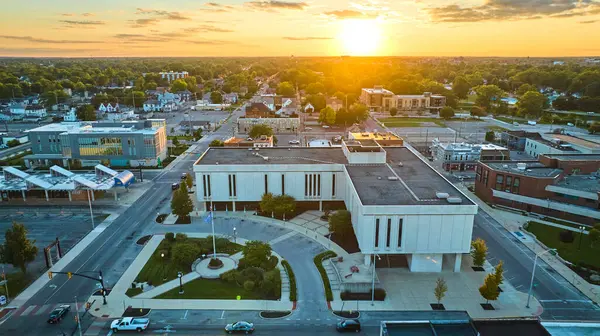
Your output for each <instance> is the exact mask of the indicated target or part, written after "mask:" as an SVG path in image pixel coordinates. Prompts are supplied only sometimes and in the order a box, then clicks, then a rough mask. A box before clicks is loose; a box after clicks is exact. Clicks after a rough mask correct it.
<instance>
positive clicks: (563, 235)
mask: <svg viewBox="0 0 600 336" xmlns="http://www.w3.org/2000/svg"><path fill="white" fill-rule="evenodd" d="M558 239H559V240H560V241H561V242H563V243H572V242H573V241H575V234H574V233H573V231H571V230H562V231H560V233H559V234H558Z"/></svg>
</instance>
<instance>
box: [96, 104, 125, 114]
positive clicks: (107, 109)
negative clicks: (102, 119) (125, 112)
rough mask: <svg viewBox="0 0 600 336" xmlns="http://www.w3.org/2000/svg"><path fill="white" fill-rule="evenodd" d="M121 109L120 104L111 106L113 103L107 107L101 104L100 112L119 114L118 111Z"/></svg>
mask: <svg viewBox="0 0 600 336" xmlns="http://www.w3.org/2000/svg"><path fill="white" fill-rule="evenodd" d="M119 108H120V107H119V104H118V103H116V104H114V105H113V104H111V103H108V104H106V105H105V104H104V103H102V104H100V106H99V107H98V111H100V112H103V113H112V112H117V111H119Z"/></svg>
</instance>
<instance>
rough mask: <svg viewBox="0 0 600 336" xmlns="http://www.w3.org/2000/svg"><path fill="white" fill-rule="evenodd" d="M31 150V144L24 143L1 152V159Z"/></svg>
mask: <svg viewBox="0 0 600 336" xmlns="http://www.w3.org/2000/svg"><path fill="white" fill-rule="evenodd" d="M30 148H31V142H27V143H24V144H22V145H19V146H15V147H13V148H7V149H4V150H2V151H0V158H4V157H7V156H9V155H13V154H18V153H20V152H25V151H26V150H28V149H30Z"/></svg>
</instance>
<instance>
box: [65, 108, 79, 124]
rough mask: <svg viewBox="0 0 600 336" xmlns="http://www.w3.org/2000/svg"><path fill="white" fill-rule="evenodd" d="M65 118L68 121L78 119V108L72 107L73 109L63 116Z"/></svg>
mask: <svg viewBox="0 0 600 336" xmlns="http://www.w3.org/2000/svg"><path fill="white" fill-rule="evenodd" d="M63 120H64V121H67V122H75V121H77V109H76V108H74V107H72V108H71V110H70V111H69V112H67V113H65V115H64V116H63Z"/></svg>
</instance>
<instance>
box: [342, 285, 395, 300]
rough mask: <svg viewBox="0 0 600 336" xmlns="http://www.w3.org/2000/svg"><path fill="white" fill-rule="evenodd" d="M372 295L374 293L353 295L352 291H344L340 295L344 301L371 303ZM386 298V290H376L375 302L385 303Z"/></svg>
mask: <svg viewBox="0 0 600 336" xmlns="http://www.w3.org/2000/svg"><path fill="white" fill-rule="evenodd" d="M372 293H373V292H372V291H369V292H367V293H352V292H350V291H343V292H342V293H341V294H340V297H341V298H342V300H343V301H371V298H372V297H373V294H372ZM385 296H386V292H385V289H383V288H375V301H383V300H385Z"/></svg>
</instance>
